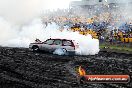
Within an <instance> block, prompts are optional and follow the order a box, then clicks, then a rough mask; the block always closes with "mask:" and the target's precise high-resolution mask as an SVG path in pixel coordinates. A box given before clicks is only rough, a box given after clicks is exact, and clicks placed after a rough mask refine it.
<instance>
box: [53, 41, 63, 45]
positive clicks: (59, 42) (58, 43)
mask: <svg viewBox="0 0 132 88" xmlns="http://www.w3.org/2000/svg"><path fill="white" fill-rule="evenodd" d="M54 45H62V41H61V40H55V41H54Z"/></svg>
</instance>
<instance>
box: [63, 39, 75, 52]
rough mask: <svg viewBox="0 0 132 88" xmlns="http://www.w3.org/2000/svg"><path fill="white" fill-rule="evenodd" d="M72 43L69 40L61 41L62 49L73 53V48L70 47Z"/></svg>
mask: <svg viewBox="0 0 132 88" xmlns="http://www.w3.org/2000/svg"><path fill="white" fill-rule="evenodd" d="M72 45H73V44H72V42H71V41H69V40H64V41H63V46H62V47H63V48H64V49H66V50H67V51H73V50H74V47H73V46H72Z"/></svg>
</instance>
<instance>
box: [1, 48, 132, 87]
mask: <svg viewBox="0 0 132 88" xmlns="http://www.w3.org/2000/svg"><path fill="white" fill-rule="evenodd" d="M80 65H81V66H82V67H83V68H84V69H85V70H86V73H87V74H128V75H130V76H132V55H131V54H123V53H114V52H106V51H101V52H99V54H98V55H93V56H91V55H88V56H76V55H73V56H58V55H53V54H49V53H44V52H39V53H33V52H31V51H29V50H28V49H25V48H5V47H0V88H132V81H130V82H129V83H127V84H119V83H118V84H116V83H114V84H110V83H100V84H96V83H94V84H93V83H85V84H80V83H79V78H78V72H77V70H78V67H79V66H80Z"/></svg>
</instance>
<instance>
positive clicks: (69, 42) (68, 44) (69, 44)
mask: <svg viewBox="0 0 132 88" xmlns="http://www.w3.org/2000/svg"><path fill="white" fill-rule="evenodd" d="M63 45H64V46H71V45H72V43H71V41H63Z"/></svg>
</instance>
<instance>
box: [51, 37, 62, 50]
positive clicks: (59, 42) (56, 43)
mask: <svg viewBox="0 0 132 88" xmlns="http://www.w3.org/2000/svg"><path fill="white" fill-rule="evenodd" d="M59 48H62V40H60V39H56V40H55V41H54V43H53V45H52V50H53V51H54V50H56V49H59Z"/></svg>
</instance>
